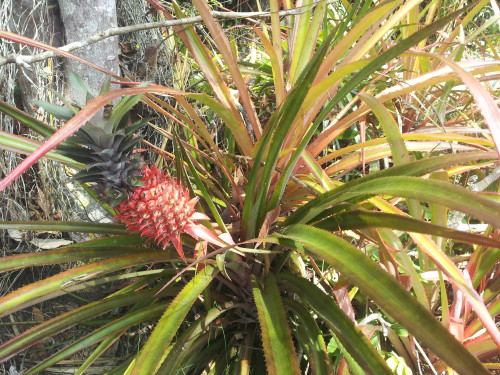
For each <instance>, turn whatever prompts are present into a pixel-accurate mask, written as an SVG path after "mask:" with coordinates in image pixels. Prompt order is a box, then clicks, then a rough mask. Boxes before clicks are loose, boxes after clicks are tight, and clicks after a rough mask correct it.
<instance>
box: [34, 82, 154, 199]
mask: <svg viewBox="0 0 500 375" xmlns="http://www.w3.org/2000/svg"><path fill="white" fill-rule="evenodd" d="M69 86H70V91H71V93H72V96H73V102H74V104H73V103H71V102H69V101H68V100H66V98H64V97H63V96H62V95H60V94H58V93H55V94H56V95H57V96H58V97H59V98H60V99H61V101H62V102H63V103H64V104H65V106H59V105H55V104H52V103H47V102H37V105H38V106H40V107H41V108H43V109H44V110H45V111H47V112H48V113H49V114H51V115H53V116H54V117H56V118H59V119H61V120H69V119H71V118H72V117H73V116H75V115H76V114H77V113H78V112H79V110H80V108H82V107H84V106H85V105H86V104H87V103H88V101H90V100H91V99H93V98H94V96H93V94H92V93H91V90H90V88H89V87H88V85H87V84H86V83H85V82H84V81H83V80H82V79H81V78H80V77H79V76H78V75H76V74H74V73H70V76H69ZM109 91H110V81H109V80H108V81H107V82H105V83H104V84H103V86H102V88H101V91H100V95H102V94H104V93H106V92H109ZM141 96H142V95H135V96H126V97H123V98H122V99H121V100H120V101H119V102H118V103H117V104H116V105H114V106H111V105H109V106H107V107H105V108H103V109H102V110H101V111H99V112H98V113H97V114H96V115H94V116H93V117H92V119H91V120H90V121H89V122H88V123H87V124H85V125H84V126H83V127H82V128H80V129H79V130H78V132H76V134H75V135H74V136H73V137H70V138H69V139H68V140H67V141H66V142H65V143H64V144H63V145H61V146H60V147H59V151H60V152H61V153H63V154H64V155H66V156H68V157H71V158H72V159H74V160H75V161H78V162H80V163H83V164H85V166H86V168H85V169H84V170H81V171H79V172H77V173H76V174H75V175H74V176H73V179H75V180H77V181H79V182H81V183H90V184H91V186H92V188H93V189H94V190H95V191H96V192H97V193H98V194H99V197H100V198H101V199H102V200H103V201H105V202H107V203H110V204H111V205H112V206H116V205H117V204H118V203H119V202H121V201H123V200H125V199H127V198H128V196H129V194H130V193H131V191H132V190H133V189H134V188H135V187H137V186H140V185H141V184H142V182H141V168H142V166H143V164H144V163H143V161H142V159H141V158H140V156H139V155H137V154H134V153H133V151H134V149H135V148H136V146H137V145H138V144H139V142H140V141H141V137H139V136H136V135H135V133H136V132H137V131H138V130H139V129H140V128H141V127H142V126H143V125H144V124H145V123H146V122H147V121H149V119H141V120H139V121H137V122H135V123H131V120H130V115H129V114H130V110H131V109H132V108H133V107H134V106H135V105H136V104H137V103H138V102H139V100H140V99H141Z"/></svg>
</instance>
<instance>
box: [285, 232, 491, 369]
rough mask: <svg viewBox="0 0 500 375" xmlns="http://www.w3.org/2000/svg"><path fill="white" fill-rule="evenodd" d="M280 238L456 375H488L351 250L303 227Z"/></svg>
mask: <svg viewBox="0 0 500 375" xmlns="http://www.w3.org/2000/svg"><path fill="white" fill-rule="evenodd" d="M283 236H284V239H286V238H287V239H291V240H293V241H295V242H296V243H297V244H301V245H303V246H304V247H306V248H307V249H308V250H310V251H312V252H313V253H315V254H317V255H319V256H320V257H321V258H322V259H324V260H325V261H326V262H328V263H329V264H331V265H332V266H334V267H335V268H336V269H337V270H338V271H339V272H340V273H341V274H343V275H344V276H346V277H347V278H348V279H350V280H351V281H352V282H353V283H354V285H356V286H358V287H359V288H360V289H361V290H362V291H363V292H364V293H366V294H367V295H368V296H369V297H370V298H372V299H373V300H374V301H375V302H376V303H377V304H378V305H379V306H380V307H381V308H382V309H384V311H386V312H387V313H388V314H390V315H391V316H392V317H393V318H394V319H396V321H398V322H399V323H400V324H401V325H403V326H404V327H405V328H406V329H408V330H409V331H410V332H411V333H412V334H413V335H414V336H415V337H416V338H417V339H418V340H420V341H421V342H423V343H424V344H425V345H427V346H428V347H429V348H430V349H431V350H432V351H433V352H434V353H435V354H437V355H438V356H439V357H440V358H441V359H443V360H444V361H446V362H447V363H448V365H450V366H451V367H452V368H454V369H455V370H457V371H458V372H459V373H463V374H478V375H479V374H488V371H487V370H486V369H485V368H484V367H483V366H482V365H481V363H480V362H479V361H478V360H477V359H476V358H475V357H474V356H473V355H471V354H470V352H468V351H467V349H465V348H464V347H463V346H462V344H461V343H459V342H458V341H457V340H456V339H455V338H454V337H453V336H452V335H451V334H450V333H449V332H448V331H447V330H446V329H445V328H444V327H443V326H442V325H441V324H440V323H439V322H438V321H437V320H436V319H435V318H434V317H433V316H432V315H431V314H430V313H429V311H427V310H426V308H425V307H424V306H422V305H421V304H420V303H419V302H417V301H416V300H415V298H414V297H412V296H411V295H410V294H409V293H408V292H407V291H406V290H405V289H404V288H403V287H402V286H401V285H400V284H399V283H398V282H397V281H396V280H395V279H394V278H392V277H391V276H390V275H388V274H387V273H386V272H385V271H383V270H382V269H381V268H380V267H379V266H378V265H377V264H376V263H375V262H373V261H372V260H371V259H370V258H368V257H367V256H366V255H365V254H363V253H362V252H360V251H359V250H358V249H356V248H355V247H354V246H352V245H349V244H348V243H346V242H345V241H343V240H341V239H340V238H338V237H337V236H335V235H333V234H331V233H328V232H326V231H324V230H321V229H316V228H314V227H311V226H306V225H295V226H292V227H289V228H286V230H285V231H284V234H283ZM284 243H285V244H286V240H285V242H284Z"/></svg>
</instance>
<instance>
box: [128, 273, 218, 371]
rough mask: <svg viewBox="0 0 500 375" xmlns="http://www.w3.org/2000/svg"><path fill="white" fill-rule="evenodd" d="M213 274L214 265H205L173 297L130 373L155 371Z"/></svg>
mask: <svg viewBox="0 0 500 375" xmlns="http://www.w3.org/2000/svg"><path fill="white" fill-rule="evenodd" d="M215 274H216V269H215V268H214V267H212V266H206V267H205V268H204V269H203V270H202V271H201V272H199V273H198V274H197V275H196V276H195V277H194V278H193V279H192V280H191V281H190V282H189V283H188V284H187V285H186V286H185V287H184V289H182V291H181V292H180V293H179V294H178V295H177V297H175V299H174V300H173V301H172V303H171V304H170V305H169V307H168V309H167V310H166V311H165V313H164V314H163V316H162V317H161V319H160V321H159V322H158V324H157V325H156V327H155V329H154V330H153V333H151V336H150V337H149V339H148V341H147V342H146V344H145V345H144V347H143V348H142V350H141V352H140V353H139V356H138V357H137V359H136V361H135V363H134V367H133V368H132V371H131V375H153V374H155V373H156V370H157V368H158V367H159V366H160V365H161V363H162V361H163V359H164V353H165V351H166V349H167V348H168V346H169V345H170V342H171V341H172V339H173V338H174V337H175V334H176V333H177V330H178V329H179V327H180V325H181V324H182V322H183V321H184V319H185V317H186V315H187V313H188V312H189V309H191V307H192V306H193V304H194V302H195V301H196V299H197V298H198V297H199V296H200V294H201V293H202V292H203V291H204V290H205V288H206V287H207V286H208V285H209V284H210V282H211V281H212V280H213V278H214V276H215Z"/></svg>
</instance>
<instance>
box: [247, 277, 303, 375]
mask: <svg viewBox="0 0 500 375" xmlns="http://www.w3.org/2000/svg"><path fill="white" fill-rule="evenodd" d="M252 290H253V297H254V300H255V305H256V306H257V313H258V315H259V323H260V328H261V331H262V345H263V347H264V355H265V357H266V365H267V371H268V373H269V374H271V375H280V374H290V375H293V374H300V370H299V364H298V362H297V355H296V354H295V349H294V347H293V342H292V335H291V333H290V328H289V327H288V323H287V318H286V315H285V310H284V309H283V303H282V302H281V296H280V292H279V290H278V286H277V285H276V280H275V278H274V276H272V274H269V275H267V277H266V279H265V280H264V285H262V286H261V285H259V283H258V281H257V280H256V279H254V280H252Z"/></svg>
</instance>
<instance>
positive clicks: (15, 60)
mask: <svg viewBox="0 0 500 375" xmlns="http://www.w3.org/2000/svg"><path fill="white" fill-rule="evenodd" d="M320 1H321V0H320ZM326 1H327V3H328V4H331V3H333V2H335V1H338V0H326ZM317 4H318V3H317V2H315V3H314V4H311V5H310V6H304V7H299V8H295V9H290V10H284V11H281V12H279V13H278V14H279V15H280V16H290V15H298V14H302V13H305V12H307V11H309V10H311V9H312V8H314V7H315V6H316V5H317ZM211 13H212V16H213V17H214V18H216V19H224V20H235V19H242V18H253V19H262V18H269V17H271V15H272V12H218V11H213V12H211ZM201 22H203V20H202V18H201V16H196V17H187V18H182V19H178V20H171V21H160V22H147V23H141V24H137V25H132V26H125V27H113V28H111V29H108V30H105V31H102V32H100V33H98V34H95V35H92V36H91V37H89V38H87V39H84V40H82V41H79V42H73V43H70V44H67V45H65V46H62V47H59V48H58V49H60V50H61V51H66V52H70V51H73V50H75V49H78V48H83V47H86V46H89V45H91V44H94V43H97V42H99V41H101V40H103V39H106V38H110V37H113V36H117V35H123V34H128V33H133V32H136V31H142V30H150V29H157V28H160V27H172V26H179V25H193V24H197V23H201ZM56 55H57V54H56V53H54V52H51V51H47V52H43V53H39V54H36V55H21V54H10V55H7V56H4V57H0V66H2V65H5V64H19V65H22V66H24V67H29V64H32V63H34V62H39V61H44V60H47V59H49V58H51V57H55V56H56Z"/></svg>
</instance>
